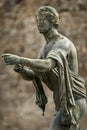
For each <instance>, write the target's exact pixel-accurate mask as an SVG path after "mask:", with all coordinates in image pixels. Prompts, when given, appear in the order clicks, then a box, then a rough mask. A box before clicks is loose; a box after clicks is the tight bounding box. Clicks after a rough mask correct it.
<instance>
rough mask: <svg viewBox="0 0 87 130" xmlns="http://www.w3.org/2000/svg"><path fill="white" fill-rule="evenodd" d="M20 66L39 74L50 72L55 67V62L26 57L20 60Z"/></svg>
mask: <svg viewBox="0 0 87 130" xmlns="http://www.w3.org/2000/svg"><path fill="white" fill-rule="evenodd" d="M20 64H22V65H25V66H28V67H30V68H31V69H32V70H35V71H39V72H45V71H49V70H51V69H52V68H54V66H55V62H54V61H53V60H52V59H29V58H24V57H21V58H20Z"/></svg>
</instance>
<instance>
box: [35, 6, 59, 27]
mask: <svg viewBox="0 0 87 130" xmlns="http://www.w3.org/2000/svg"><path fill="white" fill-rule="evenodd" d="M38 13H44V15H46V18H47V20H49V21H50V22H51V23H52V25H53V26H54V27H55V28H57V27H58V24H59V14H58V12H57V11H56V10H55V9H54V8H53V7H51V6H41V7H40V8H39V9H38V10H37V12H36V15H35V16H36V17H37V15H38Z"/></svg>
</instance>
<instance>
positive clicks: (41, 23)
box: [36, 13, 51, 34]
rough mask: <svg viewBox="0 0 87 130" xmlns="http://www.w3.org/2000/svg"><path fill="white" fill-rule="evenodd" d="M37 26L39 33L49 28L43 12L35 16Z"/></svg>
mask: <svg viewBox="0 0 87 130" xmlns="http://www.w3.org/2000/svg"><path fill="white" fill-rule="evenodd" d="M36 22H37V27H38V30H39V32H40V33H43V34H44V33H46V32H48V31H49V30H50V27H51V23H50V21H48V20H47V18H46V15H45V14H44V13H39V14H38V15H37V16H36Z"/></svg>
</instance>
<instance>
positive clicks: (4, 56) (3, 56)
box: [1, 53, 11, 58]
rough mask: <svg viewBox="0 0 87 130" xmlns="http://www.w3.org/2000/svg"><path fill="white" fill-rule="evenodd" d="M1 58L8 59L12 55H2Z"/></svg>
mask: <svg viewBox="0 0 87 130" xmlns="http://www.w3.org/2000/svg"><path fill="white" fill-rule="evenodd" d="M1 56H2V58H6V57H10V56H11V54H8V53H6V54H2V55H1Z"/></svg>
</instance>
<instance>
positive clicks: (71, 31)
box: [0, 0, 87, 130]
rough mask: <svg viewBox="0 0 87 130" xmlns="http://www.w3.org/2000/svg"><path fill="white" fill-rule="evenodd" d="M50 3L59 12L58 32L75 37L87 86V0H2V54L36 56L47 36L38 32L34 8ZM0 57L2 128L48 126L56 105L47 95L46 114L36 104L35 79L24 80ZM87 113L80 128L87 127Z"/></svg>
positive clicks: (45, 128) (15, 129) (40, 129)
mask: <svg viewBox="0 0 87 130" xmlns="http://www.w3.org/2000/svg"><path fill="white" fill-rule="evenodd" d="M42 5H51V6H53V7H54V8H55V9H57V11H58V12H59V13H60V25H59V32H61V33H62V34H64V35H66V36H67V37H68V38H69V39H71V40H72V41H73V43H74V44H75V46H76V48H77V52H78V61H79V74H80V75H81V76H82V77H83V78H84V79H85V81H86V86H87V0H51V1H49V0H44V1H41V0H0V55H1V54H2V53H14V54H17V55H20V56H25V57H32V58H36V57H37V54H38V51H39V49H40V48H41V46H42V44H43V43H44V38H43V36H42V35H41V34H39V32H38V30H37V26H36V22H35V18H34V15H35V12H36V10H37V9H38V8H39V7H40V6H42ZM12 68H13V67H12V66H6V65H5V64H4V63H3V61H2V59H1V58H0V130H48V128H49V125H50V123H51V121H52V119H53V114H54V112H55V109H54V108H55V106H54V103H53V99H52V92H50V90H48V89H47V88H46V86H44V89H45V91H46V94H47V96H48V104H47V107H46V112H45V113H46V114H45V117H42V116H41V110H40V109H39V108H38V107H37V106H36V105H35V103H34V101H35V89H34V87H33V85H32V82H28V81H24V80H22V79H21V77H20V76H19V75H17V74H16V73H15V72H14V71H13V69H12ZM86 120H87V115H86V116H84V118H83V120H82V121H81V128H82V129H81V130H87V123H86Z"/></svg>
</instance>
